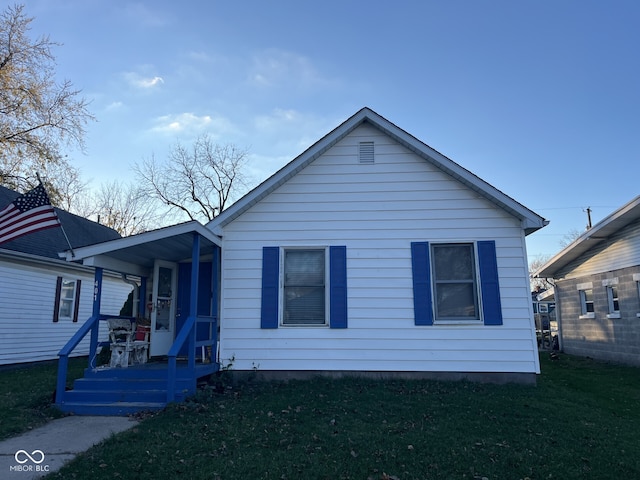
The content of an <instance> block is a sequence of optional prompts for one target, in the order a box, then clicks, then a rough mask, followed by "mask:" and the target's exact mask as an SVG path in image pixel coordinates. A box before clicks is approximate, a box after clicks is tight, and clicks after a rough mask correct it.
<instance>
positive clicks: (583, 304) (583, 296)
mask: <svg viewBox="0 0 640 480" xmlns="http://www.w3.org/2000/svg"><path fill="white" fill-rule="evenodd" d="M578 293H579V295H580V314H581V316H583V317H593V316H594V315H595V313H594V312H595V310H594V308H593V285H591V284H583V285H578Z"/></svg>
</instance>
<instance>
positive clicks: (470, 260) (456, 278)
mask: <svg viewBox="0 0 640 480" xmlns="http://www.w3.org/2000/svg"><path fill="white" fill-rule="evenodd" d="M475 258H476V256H475V252H474V248H473V244H472V243H457V244H432V245H431V268H432V274H433V289H434V298H435V302H434V303H435V319H436V320H479V319H480V313H479V311H478V285H477V280H476V261H475Z"/></svg>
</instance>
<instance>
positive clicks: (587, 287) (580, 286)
mask: <svg viewBox="0 0 640 480" xmlns="http://www.w3.org/2000/svg"><path fill="white" fill-rule="evenodd" d="M592 289H593V282H585V283H579V284H577V285H576V290H592Z"/></svg>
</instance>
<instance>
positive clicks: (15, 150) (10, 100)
mask: <svg viewBox="0 0 640 480" xmlns="http://www.w3.org/2000/svg"><path fill="white" fill-rule="evenodd" d="M23 10H24V6H23V5H16V6H9V7H7V9H6V10H5V11H4V12H2V14H1V15H0V183H2V184H4V185H7V186H9V187H11V188H15V189H17V190H24V189H26V188H28V187H30V186H32V185H34V184H35V182H36V179H35V173H36V172H39V173H41V174H43V175H44V176H47V177H49V178H50V179H52V180H51V182H52V183H54V185H53V186H54V189H55V190H57V189H58V187H59V185H55V182H54V180H53V179H54V177H53V176H52V175H49V174H48V171H49V170H51V169H52V168H60V167H62V168H64V169H65V170H68V169H73V168H72V167H71V166H70V165H69V163H68V161H67V159H66V157H63V156H62V155H61V154H60V150H61V148H62V147H63V146H69V145H74V146H76V147H79V148H81V149H82V148H84V134H85V126H86V124H87V122H88V121H90V120H93V116H92V115H91V114H90V113H89V112H88V110H87V105H88V104H87V102H86V101H85V100H84V99H83V98H80V97H79V94H80V91H79V90H76V89H74V88H73V85H72V84H71V82H70V81H68V80H64V81H63V82H62V83H58V82H56V80H55V68H54V67H55V57H54V56H53V54H52V52H51V49H52V47H54V46H58V44H57V43H54V42H52V41H51V40H50V39H49V37H48V36H42V37H39V38H36V39H31V38H30V37H29V36H28V32H29V30H30V29H31V28H30V24H31V22H32V21H33V18H29V17H27V16H26V15H25V13H24V11H23ZM56 181H58V182H66V180H64V178H63V179H57V180H56ZM54 197H55V195H54ZM52 200H53V199H52Z"/></svg>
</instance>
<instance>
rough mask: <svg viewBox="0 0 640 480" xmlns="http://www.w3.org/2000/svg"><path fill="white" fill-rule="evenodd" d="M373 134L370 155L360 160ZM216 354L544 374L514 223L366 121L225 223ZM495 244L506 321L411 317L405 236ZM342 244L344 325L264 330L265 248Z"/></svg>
mask: <svg viewBox="0 0 640 480" xmlns="http://www.w3.org/2000/svg"><path fill="white" fill-rule="evenodd" d="M363 141H373V142H375V163H372V164H361V163H359V161H358V152H359V144H360V142H363ZM222 233H223V242H224V243H223V249H222V250H223V258H222V262H223V264H222V275H223V278H222V288H223V290H222V295H221V297H222V304H221V359H222V362H223V363H224V362H225V361H228V359H231V358H234V368H236V369H238V370H251V369H252V368H254V367H255V366H259V367H258V368H259V369H262V370H356V371H357V370H368V371H463V372H525V373H532V372H536V371H538V370H539V367H538V363H537V349H536V342H535V330H534V327H533V319H532V306H531V302H530V293H529V282H528V267H527V263H526V251H525V250H526V248H525V241H524V233H523V231H522V227H521V224H520V221H519V220H518V219H516V218H514V217H512V216H510V215H509V214H507V213H505V212H504V211H503V210H501V209H499V208H498V207H496V206H495V205H494V204H493V203H491V202H489V201H487V200H484V199H483V198H481V197H479V195H478V194H477V193H476V192H474V191H472V190H470V189H468V188H467V187H465V186H463V185H462V184H461V183H459V182H458V181H456V180H454V179H452V178H451V177H449V176H448V175H446V174H444V173H443V172H442V171H441V170H439V169H438V168H436V167H434V166H433V165H431V164H430V163H428V162H427V161H426V160H424V159H422V158H420V157H418V156H417V155H416V154H414V153H413V152H411V151H409V150H407V149H406V148H404V147H402V146H401V145H399V144H398V143H396V142H395V141H394V140H392V139H391V138H390V137H387V136H386V135H383V134H382V133H380V132H379V131H378V130H377V129H375V128H372V127H370V126H367V125H363V126H360V127H358V128H357V129H356V130H354V131H353V132H352V133H351V134H350V135H348V136H347V137H345V138H344V139H343V140H341V141H339V142H338V143H336V144H335V145H334V146H333V147H332V148H330V149H329V150H328V151H327V152H326V153H325V154H324V155H322V156H320V157H319V158H317V159H316V160H315V161H314V162H313V163H311V164H310V165H309V166H308V167H307V168H305V169H304V170H302V171H301V172H299V173H298V174H297V175H295V176H293V177H292V178H290V179H289V180H288V181H287V182H286V183H285V184H283V185H282V186H280V187H279V188H278V189H276V190H275V191H274V192H272V193H271V194H270V195H268V196H267V197H265V198H264V199H262V200H261V201H260V202H258V203H257V204H255V205H254V206H252V207H251V208H250V209H249V210H247V211H246V212H245V213H243V214H242V215H240V216H239V217H238V218H236V219H235V220H233V221H232V222H231V223H229V224H228V225H226V226H225V227H224V229H223V232H222ZM477 240H495V242H496V247H497V263H498V272H499V276H500V293H501V301H502V312H503V317H504V324H503V325H501V326H499V327H489V326H485V325H482V324H480V323H478V325H465V326H464V327H460V326H456V325H437V326H436V325H434V326H433V327H429V328H417V327H416V326H415V324H414V312H413V285H412V271H411V242H412V241H429V242H434V243H438V242H440V243H442V242H444V243H469V242H474V241H477ZM277 245H287V246H292V247H294V246H300V247H304V246H308V245H345V246H346V247H347V271H348V275H347V295H348V321H349V327H348V328H347V329H343V330H339V331H336V330H333V329H328V328H327V329H293V328H287V329H284V328H281V329H274V330H265V329H260V299H261V265H262V264H261V260H262V248H263V247H264V246H277Z"/></svg>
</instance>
